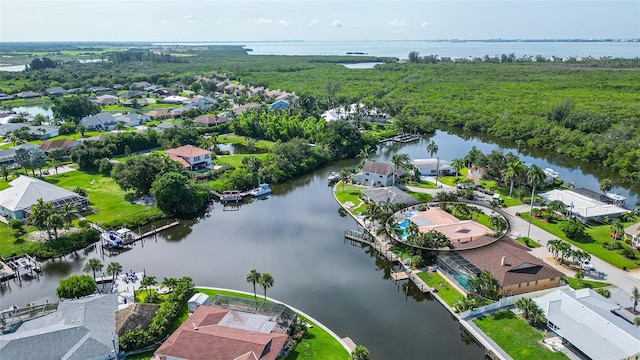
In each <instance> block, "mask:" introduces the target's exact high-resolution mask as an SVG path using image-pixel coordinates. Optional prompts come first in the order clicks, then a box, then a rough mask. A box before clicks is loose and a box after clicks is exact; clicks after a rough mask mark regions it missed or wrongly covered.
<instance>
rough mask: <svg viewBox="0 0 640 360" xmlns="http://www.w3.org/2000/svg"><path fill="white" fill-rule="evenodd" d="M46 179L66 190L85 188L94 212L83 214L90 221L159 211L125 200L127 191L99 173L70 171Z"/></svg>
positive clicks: (125, 217) (98, 221) (105, 220)
mask: <svg viewBox="0 0 640 360" xmlns="http://www.w3.org/2000/svg"><path fill="white" fill-rule="evenodd" d="M46 180H47V181H48V182H50V183H52V184H55V185H57V186H60V187H63V188H65V189H67V190H73V189H74V188H76V187H81V188H83V189H85V190H86V191H87V193H88V199H89V202H90V203H91V208H92V209H93V210H94V213H92V214H86V215H85V216H86V218H87V219H88V220H89V221H92V222H97V223H105V222H109V221H112V220H117V219H127V218H130V217H132V216H136V215H141V214H144V213H153V212H159V210H157V209H156V208H152V207H149V206H143V205H136V204H132V203H130V202H129V201H127V200H125V195H127V192H125V191H123V190H122V189H121V188H120V186H118V184H116V182H115V180H113V179H112V178H110V177H105V176H102V175H100V174H95V175H94V174H88V173H85V172H81V171H70V172H67V173H64V174H60V175H51V176H48V177H46Z"/></svg>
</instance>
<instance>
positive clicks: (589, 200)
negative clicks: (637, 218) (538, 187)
mask: <svg viewBox="0 0 640 360" xmlns="http://www.w3.org/2000/svg"><path fill="white" fill-rule="evenodd" d="M539 195H540V197H541V198H542V199H544V200H545V201H547V202H551V201H554V200H560V201H562V203H563V204H564V205H565V206H566V208H567V210H568V211H569V212H570V213H571V214H572V215H573V216H575V217H576V218H577V219H578V220H580V221H582V222H584V223H586V222H589V221H591V220H599V219H603V218H604V217H605V216H606V217H608V218H609V219H613V218H617V217H620V216H622V214H624V213H628V212H629V210H628V209H625V208H623V207H620V206H616V205H614V204H610V203H608V202H605V201H606V200H609V202H610V201H611V199H609V198H607V197H606V196H605V195H602V194H601V193H596V192H594V191H591V190H589V189H580V188H578V189H572V190H559V189H554V190H551V191H549V192H546V193H542V194H539ZM602 200H605V201H602Z"/></svg>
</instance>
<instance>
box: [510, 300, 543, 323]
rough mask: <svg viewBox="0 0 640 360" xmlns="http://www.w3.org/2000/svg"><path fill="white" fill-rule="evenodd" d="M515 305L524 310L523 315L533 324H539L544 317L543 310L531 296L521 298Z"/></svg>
mask: <svg viewBox="0 0 640 360" xmlns="http://www.w3.org/2000/svg"><path fill="white" fill-rule="evenodd" d="M514 305H515V307H516V308H517V309H519V310H522V317H523V318H524V319H525V320H526V321H527V322H528V323H529V324H531V325H535V324H538V323H540V322H542V320H543V319H544V317H543V314H542V310H540V308H539V307H538V305H537V304H536V303H535V302H534V301H533V300H531V299H530V298H520V299H518V300H517V301H516V303H515V304H514Z"/></svg>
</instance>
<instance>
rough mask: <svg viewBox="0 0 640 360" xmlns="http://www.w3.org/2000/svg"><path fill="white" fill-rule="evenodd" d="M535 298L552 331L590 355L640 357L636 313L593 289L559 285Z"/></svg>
mask: <svg viewBox="0 0 640 360" xmlns="http://www.w3.org/2000/svg"><path fill="white" fill-rule="evenodd" d="M533 301H534V302H535V303H536V305H538V307H539V308H540V309H541V310H542V313H543V314H544V317H545V318H546V319H547V328H548V329H549V331H551V332H552V333H553V334H555V335H556V336H558V337H559V338H561V339H562V343H563V344H564V345H565V346H567V347H569V348H573V349H577V350H578V351H579V353H581V354H584V355H585V356H586V357H588V358H589V359H612V360H613V359H616V360H630V359H638V358H640V329H639V328H638V327H637V326H635V325H634V322H633V320H634V318H635V317H636V315H634V314H633V313H631V312H630V311H628V310H626V309H624V308H623V307H622V306H620V305H618V304H615V303H613V302H612V301H610V300H608V299H606V298H605V297H603V296H602V295H600V294H598V293H597V292H595V291H593V290H592V289H589V288H585V289H579V290H573V289H558V290H556V291H554V292H551V293H549V294H546V295H543V296H540V297H537V298H534V299H533Z"/></svg>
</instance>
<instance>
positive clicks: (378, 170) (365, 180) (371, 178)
mask: <svg viewBox="0 0 640 360" xmlns="http://www.w3.org/2000/svg"><path fill="white" fill-rule="evenodd" d="M394 170H395V169H394V166H393V165H392V164H387V163H379V162H375V161H370V160H367V161H365V163H364V166H363V167H362V170H361V171H360V172H358V173H357V174H355V175H354V176H353V181H355V182H357V183H361V184H363V185H366V186H391V185H394V184H395V181H396V180H397V178H398V177H399V175H398V174H396V172H395V171H394ZM398 170H400V169H398ZM402 172H403V174H404V173H406V172H405V171H404V170H402Z"/></svg>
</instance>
